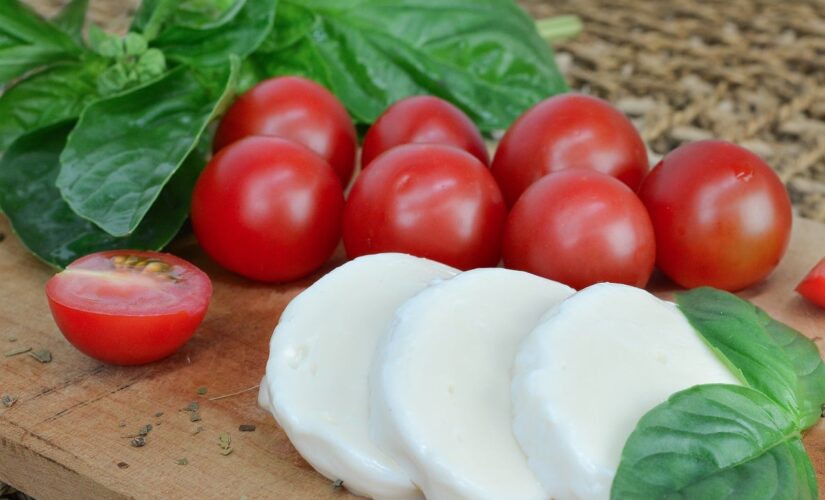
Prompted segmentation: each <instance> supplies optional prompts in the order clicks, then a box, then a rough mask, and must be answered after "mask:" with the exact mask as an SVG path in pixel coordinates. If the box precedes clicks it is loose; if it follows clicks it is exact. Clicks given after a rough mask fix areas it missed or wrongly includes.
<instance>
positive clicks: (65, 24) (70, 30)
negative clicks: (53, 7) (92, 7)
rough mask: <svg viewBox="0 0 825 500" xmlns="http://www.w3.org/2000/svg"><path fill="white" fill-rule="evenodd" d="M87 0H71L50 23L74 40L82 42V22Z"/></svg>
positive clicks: (87, 3) (87, 6)
mask: <svg viewBox="0 0 825 500" xmlns="http://www.w3.org/2000/svg"><path fill="white" fill-rule="evenodd" d="M88 8H89V0H71V1H70V2H69V3H68V4H67V5H66V6H65V7H63V10H61V11H60V13H59V14H58V15H57V17H55V18H54V19H53V20H52V24H54V25H55V26H57V27H58V28H60V29H61V30H62V31H63V32H64V33H66V34H67V35H69V36H70V37H72V38H73V39H74V40H75V42H77V43H78V44H80V45H82V44H83V24H84V23H85V21H86V11H87V10H88Z"/></svg>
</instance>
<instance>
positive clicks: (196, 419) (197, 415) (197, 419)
mask: <svg viewBox="0 0 825 500" xmlns="http://www.w3.org/2000/svg"><path fill="white" fill-rule="evenodd" d="M189 421H190V422H200V421H201V414H200V413H197V412H194V411H193V412H192V413H190V414H189Z"/></svg>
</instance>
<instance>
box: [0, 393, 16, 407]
mask: <svg viewBox="0 0 825 500" xmlns="http://www.w3.org/2000/svg"><path fill="white" fill-rule="evenodd" d="M16 402H17V396H12V395H10V394H3V397H0V403H2V404H3V408H11V407H12V406H14V403H16Z"/></svg>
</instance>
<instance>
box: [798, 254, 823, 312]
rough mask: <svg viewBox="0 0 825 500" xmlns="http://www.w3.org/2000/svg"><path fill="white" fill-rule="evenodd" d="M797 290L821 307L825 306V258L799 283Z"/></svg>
mask: <svg viewBox="0 0 825 500" xmlns="http://www.w3.org/2000/svg"><path fill="white" fill-rule="evenodd" d="M796 291H797V292H799V294H800V295H802V296H803V297H805V298H806V299H808V300H810V301H811V302H813V303H814V304H816V305H818V306H819V307H825V259H822V260H820V261H819V262H818V263H817V264H816V265H815V266H814V268H813V269H811V271H810V272H809V273H808V274H807V275H806V276H805V279H803V280H802V281H801V282H800V283H799V285H797V287H796Z"/></svg>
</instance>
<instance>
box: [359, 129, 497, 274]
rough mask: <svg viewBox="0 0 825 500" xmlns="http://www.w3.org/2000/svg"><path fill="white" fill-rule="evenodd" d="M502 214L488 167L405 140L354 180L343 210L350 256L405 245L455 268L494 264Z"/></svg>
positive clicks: (461, 153) (462, 153)
mask: <svg viewBox="0 0 825 500" xmlns="http://www.w3.org/2000/svg"><path fill="white" fill-rule="evenodd" d="M506 215H507V211H506V207H505V206H504V200H503V199H502V197H501V192H500V191H499V189H498V186H496V183H495V180H494V179H493V176H492V175H490V170H489V169H488V168H487V167H485V166H484V164H482V163H481V162H480V161H478V159H476V158H475V157H474V156H472V155H471V154H469V153H467V152H465V151H462V150H460V149H456V148H453V147H450V146H441V145H433V144H407V145H404V146H398V147H396V148H393V149H391V150H390V151H388V152H386V153H384V154H383V155H381V156H379V157H378V158H376V159H375V161H373V162H372V164H371V165H370V167H369V168H368V169H367V170H365V171H364V172H362V173H361V175H360V176H359V177H358V179H356V181H355V184H354V185H353V187H352V191H351V192H350V195H349V199H348V200H347V205H346V208H345V210H344V245H345V246H346V249H347V255H348V256H349V257H350V258H355V257H359V256H361V255H366V254H372V253H380V252H403V253H408V254H412V255H417V256H419V257H426V258H429V259H433V260H437V261H440V262H443V263H445V264H448V265H450V266H454V267H457V268H459V269H471V268H474V267H484V266H495V265H496V264H497V263H498V261H499V256H500V252H501V250H500V249H501V233H502V230H503V228H504V220H505V217H506Z"/></svg>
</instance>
